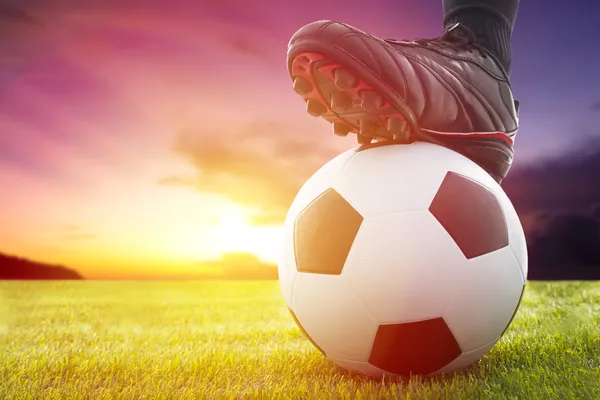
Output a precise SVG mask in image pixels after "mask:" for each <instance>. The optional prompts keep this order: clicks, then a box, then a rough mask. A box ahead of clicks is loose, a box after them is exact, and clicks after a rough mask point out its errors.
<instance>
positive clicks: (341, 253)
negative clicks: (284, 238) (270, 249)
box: [294, 189, 363, 275]
mask: <svg viewBox="0 0 600 400" xmlns="http://www.w3.org/2000/svg"><path fill="white" fill-rule="evenodd" d="M362 221H363V217H362V216H361V215H360V214H359V213H358V211H356V210H355V209H354V208H353V207H352V206H351V205H350V204H349V203H348V202H347V201H346V200H345V199H344V198H343V197H342V196H341V195H340V194H339V193H338V192H336V191H335V190H334V189H327V190H326V191H325V192H323V193H322V194H321V195H320V196H319V197H317V198H316V199H315V200H313V201H312V202H311V203H310V204H309V205H308V206H307V207H306V208H305V209H304V210H303V211H302V212H301V213H300V215H298V217H297V218H296V221H295V223H294V253H295V257H296V268H297V269H298V271H299V272H308V273H314V274H327V275H340V274H341V273H342V269H343V268H344V263H345V262H346V258H347V257H348V252H349V251H350V248H351V247H352V243H353V242H354V238H355V237H356V233H357V232H358V229H359V228H360V224H361V223H362Z"/></svg>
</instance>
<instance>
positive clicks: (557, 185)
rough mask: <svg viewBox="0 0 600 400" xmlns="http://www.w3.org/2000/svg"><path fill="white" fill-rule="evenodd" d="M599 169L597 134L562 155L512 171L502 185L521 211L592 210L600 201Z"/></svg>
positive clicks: (523, 212) (599, 142)
mask: <svg viewBox="0 0 600 400" xmlns="http://www.w3.org/2000/svg"><path fill="white" fill-rule="evenodd" d="M517 156H518V155H517ZM598 171H600V135H594V136H589V137H588V138H587V139H585V140H584V141H583V142H581V143H579V144H578V145H576V146H574V147H573V148H571V149H569V150H567V152H566V153H565V154H563V155H561V156H560V157H559V158H554V159H549V160H545V161H541V162H539V163H538V164H536V165H534V166H529V167H525V168H521V169H519V170H514V171H511V172H510V173H509V175H508V177H507V178H506V179H505V181H504V182H503V184H502V186H503V188H504V190H505V192H506V193H507V195H508V196H509V198H510V199H511V200H512V202H513V204H514V205H515V208H516V209H517V211H519V212H520V213H521V214H527V213H531V212H539V211H546V212H558V211H568V210H571V211H589V210H590V207H592V206H593V205H594V204H599V203H600V185H598V182H599V177H598V173H599V172H598Z"/></svg>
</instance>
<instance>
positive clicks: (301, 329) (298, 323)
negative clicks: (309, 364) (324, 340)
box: [288, 307, 326, 355]
mask: <svg viewBox="0 0 600 400" xmlns="http://www.w3.org/2000/svg"><path fill="white" fill-rule="evenodd" d="M288 310H289V312H290V314H292V318H294V321H295V322H296V325H298V328H300V331H301V332H302V334H303V335H304V336H305V337H306V338H307V339H308V341H309V342H311V343H312V345H313V346H315V347H316V348H317V350H319V351H320V352H321V353H323V355H326V354H325V352H324V351H323V349H322V348H320V347H319V346H318V345H317V344H316V343H315V341H314V340H312V338H311V337H310V335H309V334H308V332H306V331H305V330H304V328H303V327H302V324H301V323H300V321H298V317H296V314H294V311H292V309H291V308H289V307H288Z"/></svg>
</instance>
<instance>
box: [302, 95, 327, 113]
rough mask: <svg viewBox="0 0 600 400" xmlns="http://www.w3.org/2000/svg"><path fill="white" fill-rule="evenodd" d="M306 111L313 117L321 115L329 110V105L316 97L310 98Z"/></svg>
mask: <svg viewBox="0 0 600 400" xmlns="http://www.w3.org/2000/svg"><path fill="white" fill-rule="evenodd" d="M306 112H307V113H309V114H310V115H312V116H313V117H320V116H321V115H323V114H325V113H326V112H327V107H325V105H324V104H321V103H319V101H317V100H314V99H308V101H307V102H306Z"/></svg>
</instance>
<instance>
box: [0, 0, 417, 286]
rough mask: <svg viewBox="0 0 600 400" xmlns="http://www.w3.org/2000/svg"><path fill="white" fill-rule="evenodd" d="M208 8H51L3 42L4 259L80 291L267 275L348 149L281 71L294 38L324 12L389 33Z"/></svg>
mask: <svg viewBox="0 0 600 400" xmlns="http://www.w3.org/2000/svg"><path fill="white" fill-rule="evenodd" d="M207 5H208V3H207V2H203V1H201V2H196V3H190V4H189V5H187V6H186V7H173V6H172V5H171V4H167V3H164V4H162V3H161V4H159V3H148V4H147V5H145V6H144V9H143V10H140V9H139V8H131V7H128V6H126V5H122V4H120V3H119V4H117V3H106V4H104V3H102V5H99V6H96V5H94V6H90V5H89V4H87V3H86V2H82V3H81V4H78V5H77V6H76V7H75V6H73V7H71V6H70V5H69V6H66V5H64V4H63V3H61V2H52V1H50V2H48V4H46V3H44V4H42V3H40V4H36V6H35V7H32V6H28V5H26V4H23V6H22V7H23V8H24V10H23V12H24V13H25V14H27V15H28V18H27V19H23V20H21V19H18V18H17V19H15V20H14V21H12V22H11V23H9V24H8V26H7V27H5V26H3V28H6V29H5V30H4V31H3V32H5V33H6V34H5V35H3V36H2V37H0V51H3V52H4V53H3V54H4V55H5V56H7V57H8V58H6V60H8V61H10V62H6V63H4V64H2V68H3V70H2V74H0V126H1V127H2V129H0V142H1V143H2V144H1V145H0V182H2V184H1V190H2V194H1V195H0V252H2V253H5V254H10V255H15V256H19V257H24V258H27V259H30V260H33V261H40V262H44V263H52V264H60V265H64V266H67V267H70V268H73V269H75V270H77V271H79V272H80V273H82V274H83V275H84V276H85V277H91V278H93V277H128V276H148V277H152V276H165V275H171V274H185V273H189V272H193V271H195V270H197V269H198V268H201V267H200V264H201V263H202V262H203V261H208V260H218V259H220V258H222V257H223V255H225V254H227V253H230V252H245V253H251V254H253V255H255V256H257V257H258V258H259V259H260V260H262V261H266V262H270V263H275V262H277V260H278V253H279V244H280V240H281V231H282V221H283V216H284V215H285V211H286V210H287V207H289V204H290V203H291V201H292V200H293V197H294V194H295V193H297V190H298V189H299V188H300V187H301V185H302V183H303V182H304V181H305V180H306V179H307V178H308V177H309V176H310V175H311V174H312V173H314V172H315V171H316V170H317V169H318V168H319V167H320V166H322V165H323V164H325V163H326V162H327V161H328V160H329V159H331V158H333V157H334V156H335V155H337V154H339V153H341V152H342V151H345V150H346V149H348V148H349V147H351V146H354V145H355V142H354V141H353V140H352V139H351V138H349V139H348V141H344V140H343V139H338V138H336V137H334V135H330V126H329V125H328V124H326V123H324V122H323V121H321V120H317V119H312V118H309V117H307V115H306V113H305V111H304V108H303V106H302V102H301V101H299V99H298V96H297V95H296V94H295V93H294V92H293V90H292V88H291V82H290V78H289V76H288V73H287V70H286V68H285V65H283V67H282V64H281V60H282V59H285V48H286V45H287V42H288V40H289V38H290V37H291V35H292V34H293V33H294V31H295V30H296V29H298V28H299V27H301V26H302V25H304V24H306V23H308V22H310V21H313V20H316V19H319V18H322V17H323V16H324V15H328V13H331V12H334V11H335V13H336V15H338V16H339V17H340V18H342V19H344V20H345V21H346V22H348V23H355V24H357V25H360V26H361V27H364V28H365V29H367V30H371V28H373V32H374V33H376V34H380V35H382V36H384V37H387V36H389V34H391V33H393V32H396V31H397V26H398V24H399V21H398V19H397V17H396V16H391V15H390V14H389V13H388V12H387V11H385V9H384V8H381V9H379V8H377V7H375V8H372V12H371V11H370V17H369V19H367V20H366V21H365V20H364V18H363V13H362V11H361V10H362V9H361V8H360V7H358V6H356V7H354V8H348V9H346V8H344V10H342V11H340V9H339V7H337V6H335V5H333V4H330V5H329V6H327V5H323V4H320V6H319V7H317V8H315V7H311V6H309V5H307V3H306V2H303V3H302V4H301V6H299V5H300V3H298V5H296V6H293V7H292V6H290V4H288V3H282V2H270V4H269V7H267V8H264V7H263V8H256V7H255V5H253V4H250V3H248V4H246V3H243V2H237V3H236V4H235V7H234V8H233V9H235V12H233V13H232V12H231V11H232V8H231V4H230V2H223V3H218V2H217V3H214V4H213V3H210V7H208V6H207ZM19 7H20V6H19ZM290 7H292V8H294V10H295V11H294V12H293V13H290V12H289V10H290ZM323 7H326V8H323ZM327 7H329V8H328V9H327ZM328 10H329V11H328ZM29 14H31V15H29ZM317 14H318V15H317ZM404 14H405V13H403V14H402V15H404ZM15 15H16V14H15ZM31 21H36V22H39V23H35V24H34V23H31ZM361 21H362V23H361ZM410 21H411V18H408V17H407V23H400V25H401V26H403V27H404V28H403V29H412V28H407V27H408V26H414V27H418V26H421V24H420V23H417V22H410ZM407 24H408V25H407ZM7 188H8V189H7Z"/></svg>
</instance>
